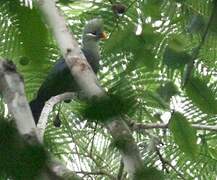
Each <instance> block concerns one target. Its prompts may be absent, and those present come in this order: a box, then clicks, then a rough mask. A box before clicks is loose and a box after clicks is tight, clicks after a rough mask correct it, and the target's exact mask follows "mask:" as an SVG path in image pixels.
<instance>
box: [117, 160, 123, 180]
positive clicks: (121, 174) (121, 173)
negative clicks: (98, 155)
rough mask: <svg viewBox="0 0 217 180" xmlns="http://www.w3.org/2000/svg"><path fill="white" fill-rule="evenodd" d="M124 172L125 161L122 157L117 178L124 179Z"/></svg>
mask: <svg viewBox="0 0 217 180" xmlns="http://www.w3.org/2000/svg"><path fill="white" fill-rule="evenodd" d="M123 172H124V163H123V160H122V159H121V161H120V167H119V170H118V175H117V180H122V176H123Z"/></svg>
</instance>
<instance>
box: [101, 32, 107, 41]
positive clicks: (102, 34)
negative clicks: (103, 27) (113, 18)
mask: <svg viewBox="0 0 217 180" xmlns="http://www.w3.org/2000/svg"><path fill="white" fill-rule="evenodd" d="M100 39H101V40H105V39H108V34H107V33H106V32H102V33H101V34H100Z"/></svg>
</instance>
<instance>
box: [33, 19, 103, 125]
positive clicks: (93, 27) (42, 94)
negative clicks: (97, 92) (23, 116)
mask: <svg viewBox="0 0 217 180" xmlns="http://www.w3.org/2000/svg"><path fill="white" fill-rule="evenodd" d="M103 38H105V34H104V32H103V25H102V20H101V19H92V20H90V21H88V23H87V24H86V25H85V27H84V30H83V36H82V52H83V53H84V55H85V57H86V59H87V61H88V63H89V64H90V65H91V67H92V69H93V71H94V72H95V73H97V71H98V69H99V59H100V54H99V47H98V41H99V40H100V39H103ZM76 91H79V87H78V85H77V83H76V82H75V80H74V79H73V77H72V75H71V73H70V70H69V68H68V66H67V65H66V63H65V60H64V59H63V58H61V59H60V60H58V61H57V63H56V64H55V65H54V67H53V68H52V69H51V71H50V72H49V74H48V75H47V78H46V79H45V81H44V82H43V83H42V85H41V87H40V88H39V90H38V93H37V96H36V98H35V99H34V100H32V101H31V102H30V107H31V110H32V114H33V117H34V120H35V123H36V124H37V123H38V120H39V117H40V114H41V111H42V109H43V107H44V105H45V102H46V101H47V100H49V99H50V98H51V97H52V96H55V95H58V94H61V93H64V92H76Z"/></svg>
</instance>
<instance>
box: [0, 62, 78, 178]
mask: <svg viewBox="0 0 217 180" xmlns="http://www.w3.org/2000/svg"><path fill="white" fill-rule="evenodd" d="M0 92H1V94H2V95H3V99H4V101H5V103H6V104H7V106H8V110H9V113H10V114H12V116H13V118H14V120H15V123H16V126H17V129H18V131H19V133H20V134H21V135H24V137H27V139H28V142H29V143H31V144H32V143H37V142H38V143H40V142H42V141H39V139H40V138H39V136H38V132H37V130H36V125H35V122H34V119H33V116H32V113H31V110H30V107H29V103H28V101H27V99H26V96H25V91H24V84H23V79H22V77H21V76H20V75H19V74H18V73H17V72H16V67H15V65H14V64H13V63H12V62H11V61H5V60H3V59H0ZM65 175H67V176H70V177H73V178H74V179H79V180H80V179H81V178H79V177H78V176H77V175H75V174H74V173H73V172H71V171H69V170H68V169H67V168H65V167H64V166H63V165H62V164H61V163H60V162H59V161H57V160H54V159H51V160H50V162H49V164H47V166H45V168H44V171H43V172H42V173H41V175H40V179H42V180H50V179H52V180H53V179H56V180H61V179H62V178H61V177H62V176H65Z"/></svg>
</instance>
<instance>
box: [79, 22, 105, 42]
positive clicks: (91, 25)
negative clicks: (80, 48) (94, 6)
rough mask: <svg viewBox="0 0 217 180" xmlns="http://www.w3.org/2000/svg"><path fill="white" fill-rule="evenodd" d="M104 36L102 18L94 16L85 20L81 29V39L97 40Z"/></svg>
mask: <svg viewBox="0 0 217 180" xmlns="http://www.w3.org/2000/svg"><path fill="white" fill-rule="evenodd" d="M106 38H107V35H106V33H105V32H104V31H103V21H102V19H99V18H95V19H92V20H90V21H88V22H87V24H86V25H85V27H84V31H83V41H99V40H101V39H106Z"/></svg>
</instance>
